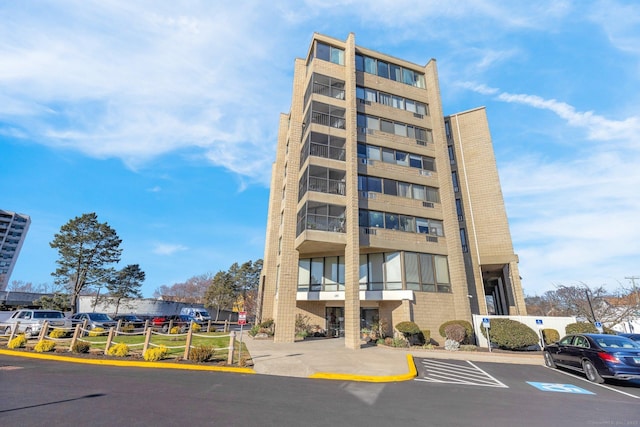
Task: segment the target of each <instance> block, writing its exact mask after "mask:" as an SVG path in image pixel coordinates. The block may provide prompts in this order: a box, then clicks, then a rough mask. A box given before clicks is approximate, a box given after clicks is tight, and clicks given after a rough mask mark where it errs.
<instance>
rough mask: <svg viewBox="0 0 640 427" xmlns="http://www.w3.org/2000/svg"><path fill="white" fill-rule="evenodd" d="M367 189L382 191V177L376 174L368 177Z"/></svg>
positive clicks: (376, 191) (375, 191)
mask: <svg viewBox="0 0 640 427" xmlns="http://www.w3.org/2000/svg"><path fill="white" fill-rule="evenodd" d="M367 191H373V192H374V193H382V179H380V178H378V177H375V176H369V177H367Z"/></svg>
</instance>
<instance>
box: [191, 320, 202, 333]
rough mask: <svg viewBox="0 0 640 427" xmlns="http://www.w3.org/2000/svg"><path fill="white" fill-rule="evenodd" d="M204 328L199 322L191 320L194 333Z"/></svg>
mask: <svg viewBox="0 0 640 427" xmlns="http://www.w3.org/2000/svg"><path fill="white" fill-rule="evenodd" d="M201 330H202V326H200V325H199V324H197V323H195V322H191V332H193V333H196V334H197V333H198V332H200V331H201Z"/></svg>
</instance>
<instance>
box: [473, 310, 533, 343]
mask: <svg viewBox="0 0 640 427" xmlns="http://www.w3.org/2000/svg"><path fill="white" fill-rule="evenodd" d="M481 330H482V335H484V336H485V337H486V336H487V330H486V329H485V328H481ZM489 331H490V334H491V343H492V344H496V345H497V346H498V347H500V348H503V349H507V350H518V349H523V348H525V347H528V346H531V345H535V344H537V343H538V334H537V333H536V332H535V331H534V330H533V329H531V328H530V327H528V326H527V325H525V324H523V323H520V322H518V321H515V320H511V319H495V318H494V319H491V328H490V329H489Z"/></svg>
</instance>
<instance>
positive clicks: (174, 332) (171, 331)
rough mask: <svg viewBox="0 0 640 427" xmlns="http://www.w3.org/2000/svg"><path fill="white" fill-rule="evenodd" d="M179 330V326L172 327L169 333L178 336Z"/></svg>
mask: <svg viewBox="0 0 640 427" xmlns="http://www.w3.org/2000/svg"><path fill="white" fill-rule="evenodd" d="M180 329H181V327H180V326H174V327H172V328H171V330H170V331H169V333H170V334H172V335H176V334H179V333H180Z"/></svg>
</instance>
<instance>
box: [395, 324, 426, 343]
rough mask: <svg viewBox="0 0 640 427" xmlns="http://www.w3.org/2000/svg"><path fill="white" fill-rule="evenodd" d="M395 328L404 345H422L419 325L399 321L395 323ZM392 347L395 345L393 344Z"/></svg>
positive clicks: (422, 339) (422, 338)
mask: <svg viewBox="0 0 640 427" xmlns="http://www.w3.org/2000/svg"><path fill="white" fill-rule="evenodd" d="M396 330H397V331H398V332H400V333H401V334H402V336H403V337H404V340H406V345H405V346H409V345H424V343H425V341H424V336H423V335H422V332H421V331H420V327H419V326H418V325H416V324H415V323H414V322H400V323H398V324H397V325H396ZM394 347H397V346H396V345H394Z"/></svg>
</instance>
